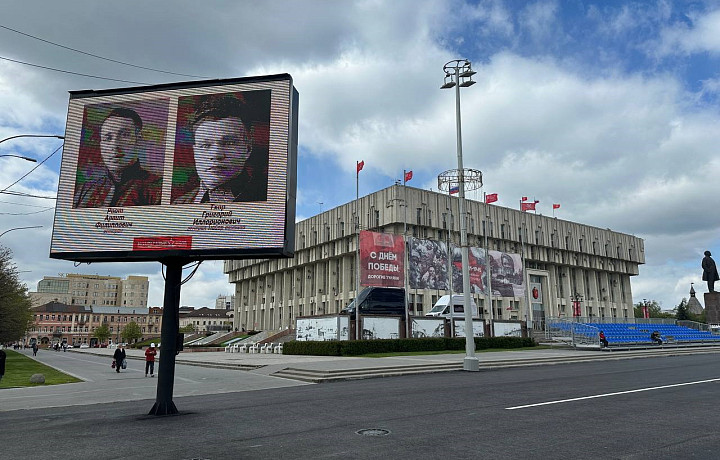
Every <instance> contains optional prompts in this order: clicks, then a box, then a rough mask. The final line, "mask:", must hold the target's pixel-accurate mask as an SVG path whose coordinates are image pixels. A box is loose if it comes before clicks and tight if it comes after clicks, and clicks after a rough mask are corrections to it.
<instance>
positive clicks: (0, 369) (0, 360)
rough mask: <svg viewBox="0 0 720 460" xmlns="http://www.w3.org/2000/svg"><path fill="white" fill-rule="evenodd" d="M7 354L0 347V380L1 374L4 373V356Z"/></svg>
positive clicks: (0, 379) (0, 378)
mask: <svg viewBox="0 0 720 460" xmlns="http://www.w3.org/2000/svg"><path fill="white" fill-rule="evenodd" d="M6 357H7V355H6V354H5V351H4V350H2V349H0V382H1V381H2V378H3V375H5V358H6Z"/></svg>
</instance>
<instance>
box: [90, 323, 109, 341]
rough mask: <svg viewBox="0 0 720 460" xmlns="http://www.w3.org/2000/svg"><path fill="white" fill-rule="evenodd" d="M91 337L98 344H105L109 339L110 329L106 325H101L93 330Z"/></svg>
mask: <svg viewBox="0 0 720 460" xmlns="http://www.w3.org/2000/svg"><path fill="white" fill-rule="evenodd" d="M93 335H94V336H95V337H97V338H98V340H99V341H100V343H106V342H107V340H108V339H109V338H110V328H109V327H108V325H107V324H103V325H102V326H99V327H96V328H95V330H94V331H93Z"/></svg>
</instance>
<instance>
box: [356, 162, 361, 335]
mask: <svg viewBox="0 0 720 460" xmlns="http://www.w3.org/2000/svg"><path fill="white" fill-rule="evenodd" d="M359 203H360V162H359V161H358V162H357V164H356V167H355V232H356V233H357V248H355V250H356V254H355V259H356V264H355V265H356V270H357V273H356V276H355V340H360V339H362V334H361V332H362V331H360V212H359Z"/></svg>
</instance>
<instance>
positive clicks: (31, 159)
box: [0, 153, 37, 163]
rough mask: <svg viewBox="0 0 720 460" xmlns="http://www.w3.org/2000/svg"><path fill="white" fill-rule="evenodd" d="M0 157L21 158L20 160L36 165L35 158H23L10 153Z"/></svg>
mask: <svg viewBox="0 0 720 460" xmlns="http://www.w3.org/2000/svg"><path fill="white" fill-rule="evenodd" d="M0 157H15V158H22V159H23V160H25V161H32V162H33V163H37V160H36V159H35V158H30V157H24V156H20V155H12V154H10V153H5V154H2V155H0Z"/></svg>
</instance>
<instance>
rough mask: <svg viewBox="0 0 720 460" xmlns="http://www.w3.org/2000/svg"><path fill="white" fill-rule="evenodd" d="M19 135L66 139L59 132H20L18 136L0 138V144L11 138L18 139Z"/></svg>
mask: <svg viewBox="0 0 720 460" xmlns="http://www.w3.org/2000/svg"><path fill="white" fill-rule="evenodd" d="M18 137H55V138H57V139H65V136H60V135H57V134H18V135H17V136H10V137H6V138H5V139H2V140H0V144H2V143H3V142H5V141H9V140H10V139H17V138H18Z"/></svg>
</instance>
